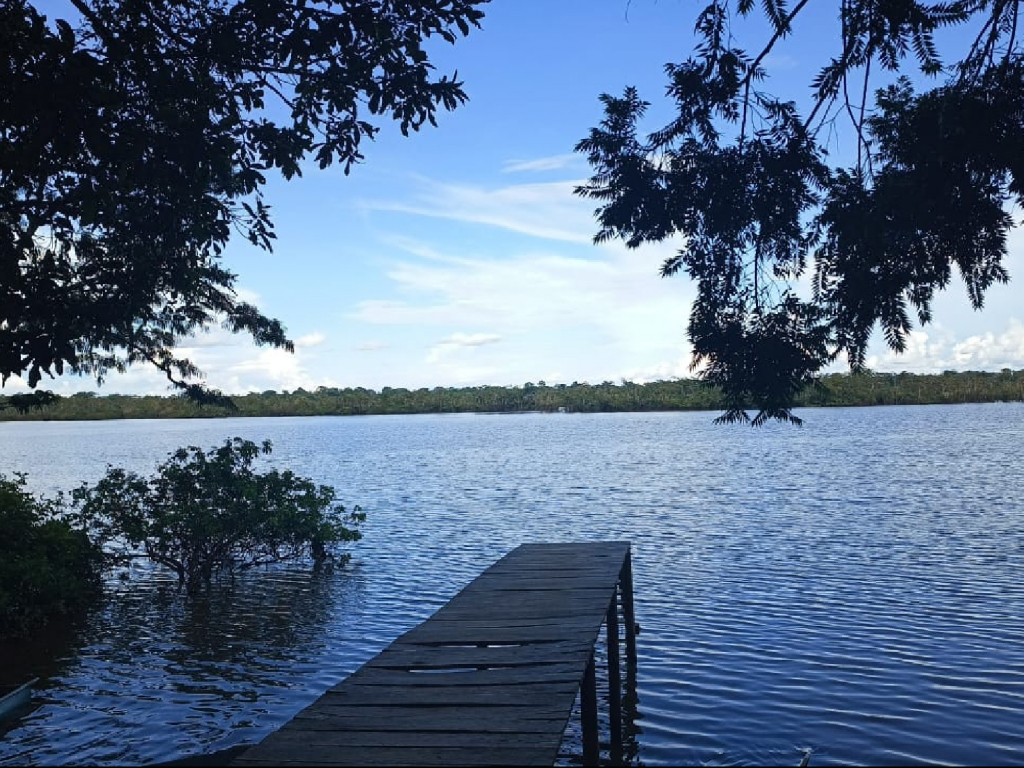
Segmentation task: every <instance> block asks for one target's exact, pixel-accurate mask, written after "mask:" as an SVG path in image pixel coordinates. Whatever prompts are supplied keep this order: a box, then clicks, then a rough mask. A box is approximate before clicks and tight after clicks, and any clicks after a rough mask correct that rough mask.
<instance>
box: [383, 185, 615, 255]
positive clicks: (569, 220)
mask: <svg viewBox="0 0 1024 768" xmlns="http://www.w3.org/2000/svg"><path fill="white" fill-rule="evenodd" d="M580 183H581V182H580V181H575V180H572V181H553V182H548V183H544V184H513V185H509V186H504V187H497V188H493V189H488V188H485V187H480V186H474V185H468V184H443V183H440V182H435V181H431V180H427V179H421V180H420V190H419V192H418V193H417V194H415V195H413V196H412V197H411V198H410V199H408V200H404V201H395V200H375V201H364V203H363V205H364V206H366V207H367V208H369V209H370V210H379V211H398V212H402V213H411V214H415V215H419V216H430V217H434V218H442V219H451V220H455V221H462V222H470V223H476V224H489V225H491V226H495V227H500V228H502V229H507V230H510V231H513V232H519V233H521V234H525V235H531V236H533V237H539V238H544V239H547V240H559V241H567V242H573V243H590V242H591V241H592V237H593V234H594V232H595V231H596V225H595V223H594V218H593V212H592V210H591V208H592V206H590V205H589V204H588V203H585V202H584V201H581V200H580V198H579V197H577V196H576V195H574V194H573V189H574V188H575V187H576V186H577V185H578V184H580Z"/></svg>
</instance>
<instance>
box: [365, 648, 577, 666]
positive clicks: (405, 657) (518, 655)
mask: <svg viewBox="0 0 1024 768" xmlns="http://www.w3.org/2000/svg"><path fill="white" fill-rule="evenodd" d="M588 653H590V644H580V643H558V644H555V643H538V644H533V645H491V646H487V647H484V648H479V647H477V646H469V647H453V646H445V645H441V646H427V647H424V646H419V645H412V644H407V645H400V646H391V647H389V648H387V649H385V650H384V651H382V652H381V653H380V655H378V656H377V657H376V658H374V659H372V660H371V661H369V662H367V664H368V666H371V667H390V668H395V667H414V668H417V669H439V668H444V667H519V666H523V665H525V664H545V663H546V664H571V663H573V662H575V661H576V660H577V659H579V658H580V657H581V656H582V657H584V659H585V657H586V655H587V654H588Z"/></svg>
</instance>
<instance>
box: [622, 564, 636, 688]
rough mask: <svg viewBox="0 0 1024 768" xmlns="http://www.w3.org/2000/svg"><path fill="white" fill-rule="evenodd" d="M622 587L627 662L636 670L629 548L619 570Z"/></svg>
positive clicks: (631, 571) (631, 572)
mask: <svg viewBox="0 0 1024 768" xmlns="http://www.w3.org/2000/svg"><path fill="white" fill-rule="evenodd" d="M619 585H620V586H621V587H622V621H623V623H624V624H625V625H626V664H627V666H631V667H632V668H633V670H634V671H635V670H636V614H635V613H634V611H633V559H632V557H631V555H630V551H629V549H627V550H626V559H625V561H624V562H623V563H622V570H621V571H619Z"/></svg>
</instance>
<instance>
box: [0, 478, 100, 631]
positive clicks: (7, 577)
mask: <svg viewBox="0 0 1024 768" xmlns="http://www.w3.org/2000/svg"><path fill="white" fill-rule="evenodd" d="M25 485H26V479H25V475H23V474H17V475H15V477H14V479H13V480H11V479H8V478H6V477H5V476H3V475H0V638H6V637H14V636H23V635H29V634H31V633H32V632H33V631H34V630H36V629H39V628H40V627H42V626H44V625H45V624H46V623H47V622H49V621H50V620H51V619H54V618H56V617H58V616H68V615H72V614H75V613H78V612H79V611H80V610H81V609H82V608H84V607H85V606H86V605H87V604H88V603H89V601H90V598H92V597H94V596H95V595H96V594H98V592H99V589H100V576H101V573H102V569H103V559H104V558H103V553H102V550H101V548H100V547H99V546H98V545H97V544H96V543H95V542H93V541H92V540H90V538H89V536H88V535H87V534H86V532H85V531H84V530H83V529H82V528H80V527H76V526H75V525H74V524H73V523H72V522H71V521H70V520H69V519H67V517H66V515H65V510H64V503H63V499H62V498H61V497H57V498H56V499H44V498H36V497H34V496H33V495H32V494H30V493H29V492H28V491H26V490H25Z"/></svg>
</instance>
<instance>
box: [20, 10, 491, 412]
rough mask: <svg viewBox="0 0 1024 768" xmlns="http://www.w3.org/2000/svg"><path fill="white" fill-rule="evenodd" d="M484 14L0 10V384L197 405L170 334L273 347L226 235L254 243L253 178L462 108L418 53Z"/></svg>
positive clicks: (334, 157) (259, 226) (453, 79)
mask: <svg viewBox="0 0 1024 768" xmlns="http://www.w3.org/2000/svg"><path fill="white" fill-rule="evenodd" d="M485 2H487V0H444V1H443V2H439V1H437V0H429V1H428V0H385V1H384V2H381V1H379V0H166V1H165V2H150V1H149V0H69V3H70V6H69V8H68V10H69V11H70V14H68V18H60V17H57V18H47V17H45V16H44V15H43V14H42V13H40V11H39V10H38V9H37V8H36V7H35V6H34V4H33V3H31V2H29V1H28V0H8V1H6V2H3V3H0V382H2V381H6V380H7V379H8V378H9V377H11V376H24V377H25V379H26V381H27V383H28V384H29V386H30V387H33V388H35V387H36V386H37V385H38V384H39V382H40V381H41V380H42V378H43V376H46V375H49V376H53V375H55V374H61V373H64V372H65V371H69V372H74V373H86V374H91V375H94V376H95V377H96V378H97V380H100V381H102V379H103V377H104V375H106V374H107V373H108V372H109V371H111V370H116V371H122V370H125V369H126V368H127V367H128V366H131V365H133V364H135V363H139V362H148V363H151V364H153V365H155V366H156V367H157V368H158V369H160V370H161V371H163V372H164V373H165V374H166V375H167V377H168V379H169V380H170V381H171V383H172V384H174V385H176V386H177V387H179V388H181V389H182V390H183V391H184V392H186V393H187V394H189V395H190V396H193V397H196V398H199V399H202V398H203V397H204V395H208V396H209V397H212V398H215V393H212V392H207V391H206V390H205V389H203V388H202V387H201V386H200V385H198V384H196V383H195V381H196V379H197V377H198V376H199V375H200V372H199V371H198V370H197V369H196V367H195V366H194V365H193V364H192V363H191V362H189V361H188V360H187V359H183V358H180V357H177V356H175V354H174V349H175V346H176V344H177V343H178V342H179V341H180V340H181V339H182V338H183V337H185V336H188V335H189V334H191V333H193V332H195V331H196V330H198V329H203V328H207V327H210V326H211V325H213V324H216V323H217V322H220V323H222V324H223V325H224V326H225V327H227V328H229V329H230V330H232V331H234V332H241V331H245V332H248V333H249V334H251V335H252V338H253V339H254V340H255V342H256V343H257V344H270V345H274V346H277V347H284V348H287V349H289V350H290V349H291V348H292V344H291V342H290V341H289V340H288V338H287V337H286V334H285V330H284V328H283V327H282V325H281V324H280V323H279V322H278V321H276V320H272V319H270V318H267V317H265V316H264V315H263V314H262V313H261V312H260V311H259V310H258V309H257V308H256V307H255V306H253V305H251V304H247V303H245V302H242V301H239V300H238V299H237V297H236V295H235V293H234V291H233V283H234V280H235V275H234V274H232V273H231V272H229V271H227V270H226V269H225V268H224V267H223V266H222V265H221V263H220V261H221V260H220V257H221V254H222V252H223V249H224V247H225V245H226V244H227V242H228V240H229V238H230V236H231V235H232V233H233V232H238V233H240V234H241V235H242V236H244V237H245V238H247V239H248V240H249V241H250V242H252V243H253V244H255V245H257V246H259V247H261V248H264V249H267V250H269V249H270V248H271V244H272V240H273V238H274V231H273V226H272V222H271V219H270V212H269V206H268V205H267V204H266V202H265V201H264V197H263V192H262V190H263V187H264V185H265V183H266V181H267V176H268V174H270V173H272V172H279V173H281V174H282V175H283V176H284V177H285V178H286V179H290V178H292V177H294V176H298V175H301V173H302V169H303V161H304V160H306V159H307V158H308V157H311V158H312V159H313V160H315V162H316V163H317V165H319V167H320V168H325V167H327V166H329V165H331V164H332V163H340V164H341V165H342V167H343V168H344V170H345V173H346V174H347V173H348V172H349V170H350V168H351V166H352V165H353V164H355V163H358V162H359V161H361V160H362V159H363V155H362V151H361V146H362V141H363V139H367V138H372V137H373V136H374V135H375V134H376V133H377V132H378V130H379V129H380V125H379V122H380V121H381V120H383V119H386V118H390V119H391V120H393V121H394V122H397V124H398V127H399V129H400V130H401V132H402V133H403V134H408V133H409V132H410V131H416V130H419V128H420V127H422V126H423V125H425V124H428V123H429V124H431V125H434V124H436V114H437V112H438V110H440V109H445V110H451V109H454V108H456V107H457V106H458V105H459V104H461V103H463V102H464V101H465V100H466V98H467V97H466V93H465V91H464V90H463V86H462V83H461V82H460V81H459V80H458V79H457V78H458V76H457V73H456V74H454V75H453V76H449V75H441V76H440V77H437V76H435V73H434V67H433V65H432V64H431V62H430V59H429V58H428V55H427V52H426V49H425V47H424V43H425V42H426V41H427V40H429V39H430V38H435V37H439V38H441V39H442V40H445V41H447V42H450V43H454V42H455V41H456V40H457V38H458V37H459V36H461V35H467V34H469V32H470V29H471V27H474V26H479V23H480V20H481V18H482V16H483V14H482V12H481V10H480V6H481V5H483V4H484V3H485Z"/></svg>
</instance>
